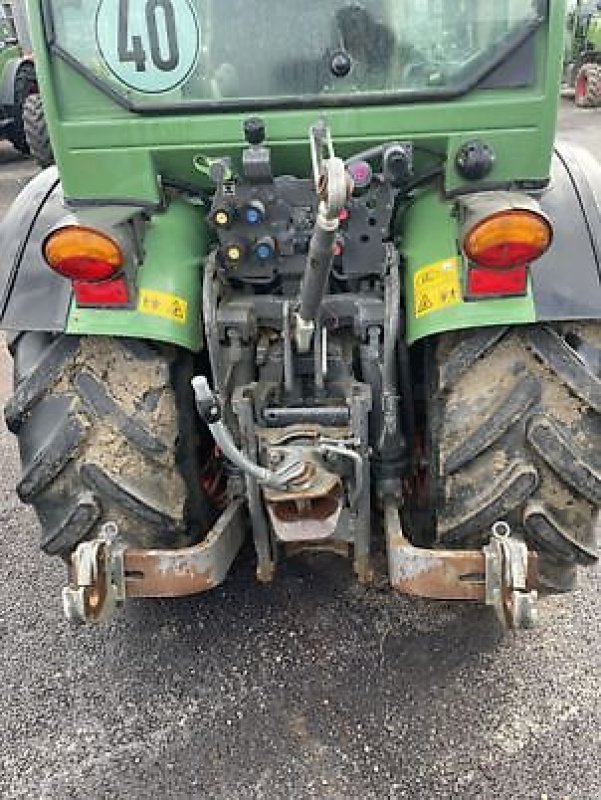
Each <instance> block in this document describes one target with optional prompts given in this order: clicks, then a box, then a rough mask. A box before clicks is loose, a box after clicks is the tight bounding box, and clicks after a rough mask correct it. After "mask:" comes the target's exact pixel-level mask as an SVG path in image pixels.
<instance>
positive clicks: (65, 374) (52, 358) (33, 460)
mask: <svg viewBox="0 0 601 800" xmlns="http://www.w3.org/2000/svg"><path fill="white" fill-rule="evenodd" d="M10 349H11V353H12V355H13V358H14V394H13V396H12V398H11V399H10V400H9V402H8V404H7V406H6V408H5V417H6V422H7V426H8V428H9V430H11V431H12V432H13V433H15V434H17V437H18V442H19V450H20V455H21V463H22V467H23V472H22V476H21V480H20V482H19V484H18V487H17V491H18V494H19V496H20V498H21V499H22V500H23V501H24V502H26V503H30V504H31V505H32V506H33V507H34V509H35V511H36V513H37V515H38V518H39V520H40V524H41V527H42V540H41V546H42V549H43V550H44V551H45V552H46V553H48V554H51V555H61V556H63V557H66V556H67V555H68V554H69V553H70V552H71V551H72V550H73V549H74V548H75V547H76V545H77V544H78V543H79V542H81V541H82V540H84V539H86V538H90V537H92V536H93V535H94V534H95V533H96V532H97V531H98V530H99V528H100V526H101V525H102V524H103V523H104V522H106V521H108V520H111V521H115V522H116V523H117V524H118V526H119V530H120V532H121V533H122V534H123V536H124V538H125V539H126V540H127V541H128V542H129V543H130V544H132V545H134V546H139V547H176V546H182V545H184V544H187V543H189V542H191V541H194V540H198V539H199V538H202V537H201V536H200V532H201V531H204V530H205V529H206V527H207V525H208V521H209V515H210V510H209V506H208V503H207V501H206V499H205V498H204V496H203V494H202V492H201V489H200V481H199V478H198V469H197V465H198V459H197V454H196V452H195V448H196V446H197V437H196V431H195V424H196V419H195V416H194V410H193V409H194V406H193V399H192V392H191V388H190V377H191V375H192V363H191V358H190V357H189V356H188V355H187V354H185V353H183V352H182V351H178V350H176V349H175V348H167V347H161V346H158V345H157V346H155V345H154V344H150V343H146V342H141V341H135V340H125V339H124V340H120V339H113V338H110V337H82V338H79V337H76V336H66V335H63V334H61V335H50V334H46V333H22V334H19V335H18V336H17V337H16V339H14V340H13V341H12V343H11V347H10Z"/></svg>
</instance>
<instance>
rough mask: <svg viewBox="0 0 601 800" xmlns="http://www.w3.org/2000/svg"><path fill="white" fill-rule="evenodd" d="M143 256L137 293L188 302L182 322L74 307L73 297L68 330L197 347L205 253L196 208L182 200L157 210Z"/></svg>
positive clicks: (135, 312) (202, 226)
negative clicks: (146, 291)
mask: <svg viewBox="0 0 601 800" xmlns="http://www.w3.org/2000/svg"><path fill="white" fill-rule="evenodd" d="M144 249H145V255H144V260H143V263H142V265H141V266H140V268H139V269H138V270H137V274H136V287H135V288H136V292H137V294H138V295H139V293H140V291H141V290H143V289H151V290H155V291H159V292H165V293H167V294H170V295H174V296H175V297H180V298H184V299H185V300H186V301H187V304H188V307H187V315H186V321H185V323H181V322H177V321H175V320H170V319H166V318H164V317H160V316H157V315H155V314H146V313H142V312H141V311H139V310H137V309H132V310H124V309H121V310H108V309H94V308H78V307H77V304H76V303H75V301H73V303H72V306H71V310H70V313H69V319H68V323H67V332H68V333H80V334H81V333H85V334H100V335H106V336H133V337H138V338H143V339H155V340H157V341H161V342H171V343H172V344H177V345H180V346H181V347H185V348H187V349H189V350H199V349H200V345H201V338H200V336H201V334H200V331H201V324H200V296H201V283H202V281H201V269H202V261H203V258H204V256H205V254H206V227H205V223H204V218H203V215H202V212H201V211H200V209H199V208H198V207H196V206H193V205H190V204H188V203H185V202H183V201H175V202H173V203H171V205H170V206H169V209H168V211H166V212H164V213H162V214H156V215H155V216H154V217H153V218H152V221H151V222H150V224H149V226H148V230H147V233H146V236H145V239H144Z"/></svg>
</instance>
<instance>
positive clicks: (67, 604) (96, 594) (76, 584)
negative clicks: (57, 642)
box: [63, 522, 126, 623]
mask: <svg viewBox="0 0 601 800" xmlns="http://www.w3.org/2000/svg"><path fill="white" fill-rule="evenodd" d="M118 535H119V528H118V526H117V524H116V523H115V522H107V523H105V524H104V525H103V526H102V530H101V532H100V535H99V536H98V538H97V539H94V540H92V541H90V542H82V543H81V544H79V545H78V546H77V549H76V550H75V552H74V553H73V555H72V557H71V580H70V583H69V586H65V588H64V589H63V610H64V612H65V617H66V618H67V619H68V620H69V621H70V622H78V623H83V622H96V623H97V622H105V621H106V620H108V619H109V618H110V617H111V615H112V613H113V611H114V610H115V608H116V607H117V606H120V605H121V604H122V603H123V602H124V601H125V594H126V592H125V568H124V561H123V553H124V550H125V545H124V544H123V543H122V542H120V541H119V540H118Z"/></svg>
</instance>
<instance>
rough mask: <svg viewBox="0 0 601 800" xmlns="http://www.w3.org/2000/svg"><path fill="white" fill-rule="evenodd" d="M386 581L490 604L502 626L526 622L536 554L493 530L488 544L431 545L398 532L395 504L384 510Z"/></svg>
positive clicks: (406, 590)
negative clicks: (435, 547)
mask: <svg viewBox="0 0 601 800" xmlns="http://www.w3.org/2000/svg"><path fill="white" fill-rule="evenodd" d="M385 523H386V537H387V544H388V565H389V573H390V582H391V585H392V587H393V588H394V589H396V590H398V591H399V592H402V593H403V594H408V595H414V596H417V597H427V598H430V599H437V600H475V601H479V602H482V603H486V604H487V605H492V606H494V608H495V610H496V612H497V615H498V616H499V619H500V620H501V621H502V622H503V624H504V625H506V626H507V627H529V626H530V625H532V624H533V622H534V620H535V617H536V612H535V601H536V592H535V591H534V588H535V586H536V580H537V560H536V554H534V553H532V552H529V551H528V550H527V548H526V546H525V545H524V544H523V543H522V542H518V541H515V540H512V539H510V537H509V536H508V534H506V533H505V534H504V536H503V537H502V541H499V539H500V538H501V537H500V536H499V532H498V531H497V532H496V533H495V531H494V529H493V535H492V537H491V544H490V545H489V548H490V549H487V548H485V549H484V550H432V549H426V548H420V547H414V546H413V545H412V544H411V543H410V542H409V541H408V540H407V539H406V538H405V537H404V536H403V532H402V528H401V523H400V516H399V511H398V508H397V507H396V505H395V504H394V503H389V504H387V506H386V510H385Z"/></svg>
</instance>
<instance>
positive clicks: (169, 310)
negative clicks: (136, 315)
mask: <svg viewBox="0 0 601 800" xmlns="http://www.w3.org/2000/svg"><path fill="white" fill-rule="evenodd" d="M138 311H140V312H141V313H142V314H150V315H152V316H154V317H163V318H164V319H168V320H171V321H172V322H179V323H181V324H182V325H184V324H185V322H186V317H187V315H188V301H187V300H184V298H183V297H176V295H174V294H168V293H167V292H157V291H156V290H155V289H142V290H141V291H140V297H139V300H138Z"/></svg>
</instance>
